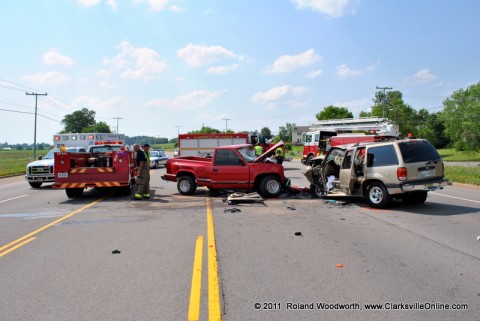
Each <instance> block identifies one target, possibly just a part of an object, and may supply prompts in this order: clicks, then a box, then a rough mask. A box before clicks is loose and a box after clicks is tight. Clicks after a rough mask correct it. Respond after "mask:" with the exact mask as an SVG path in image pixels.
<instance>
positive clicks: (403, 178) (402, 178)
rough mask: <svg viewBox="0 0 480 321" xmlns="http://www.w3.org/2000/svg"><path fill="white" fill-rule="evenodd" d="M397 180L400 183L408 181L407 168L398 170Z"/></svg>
mask: <svg viewBox="0 0 480 321" xmlns="http://www.w3.org/2000/svg"><path fill="white" fill-rule="evenodd" d="M397 178H398V180H399V181H406V180H407V168H406V167H398V168H397Z"/></svg>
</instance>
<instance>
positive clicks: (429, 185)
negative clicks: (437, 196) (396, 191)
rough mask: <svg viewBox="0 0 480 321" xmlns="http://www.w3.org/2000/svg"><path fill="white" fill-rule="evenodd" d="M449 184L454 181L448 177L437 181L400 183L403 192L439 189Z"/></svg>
mask: <svg viewBox="0 0 480 321" xmlns="http://www.w3.org/2000/svg"><path fill="white" fill-rule="evenodd" d="M448 185H452V183H451V182H450V181H448V180H446V179H439V180H435V181H427V182H418V183H408V184H404V185H400V189H401V190H402V192H403V193H408V192H415V191H436V190H437V189H443V188H444V187H445V186H448Z"/></svg>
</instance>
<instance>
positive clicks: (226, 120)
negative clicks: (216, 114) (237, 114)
mask: <svg viewBox="0 0 480 321" xmlns="http://www.w3.org/2000/svg"><path fill="white" fill-rule="evenodd" d="M222 120H224V121H225V132H227V130H228V127H227V125H228V121H229V120H230V118H222Z"/></svg>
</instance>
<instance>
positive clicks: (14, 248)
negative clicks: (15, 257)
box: [0, 237, 36, 257]
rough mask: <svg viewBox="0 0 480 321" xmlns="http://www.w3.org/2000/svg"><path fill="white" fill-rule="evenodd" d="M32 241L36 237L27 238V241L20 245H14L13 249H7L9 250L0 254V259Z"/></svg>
mask: <svg viewBox="0 0 480 321" xmlns="http://www.w3.org/2000/svg"><path fill="white" fill-rule="evenodd" d="M34 239H36V237H31V238H29V239H28V240H26V241H23V242H22V243H19V244H17V245H15V246H14V247H11V248H9V249H8V250H6V251H3V252H0V257H2V256H4V255H6V254H8V253H10V252H12V251H15V250H16V249H18V248H19V247H22V246H24V245H25V244H27V243H30V242H31V241H33V240H34Z"/></svg>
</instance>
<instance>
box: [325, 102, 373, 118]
mask: <svg viewBox="0 0 480 321" xmlns="http://www.w3.org/2000/svg"><path fill="white" fill-rule="evenodd" d="M333 106H340V107H345V108H347V109H348V111H351V112H352V114H353V115H354V117H358V115H359V114H360V112H361V111H370V107H371V106H372V99H371V98H361V99H354V100H347V101H339V102H334V103H333Z"/></svg>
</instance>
